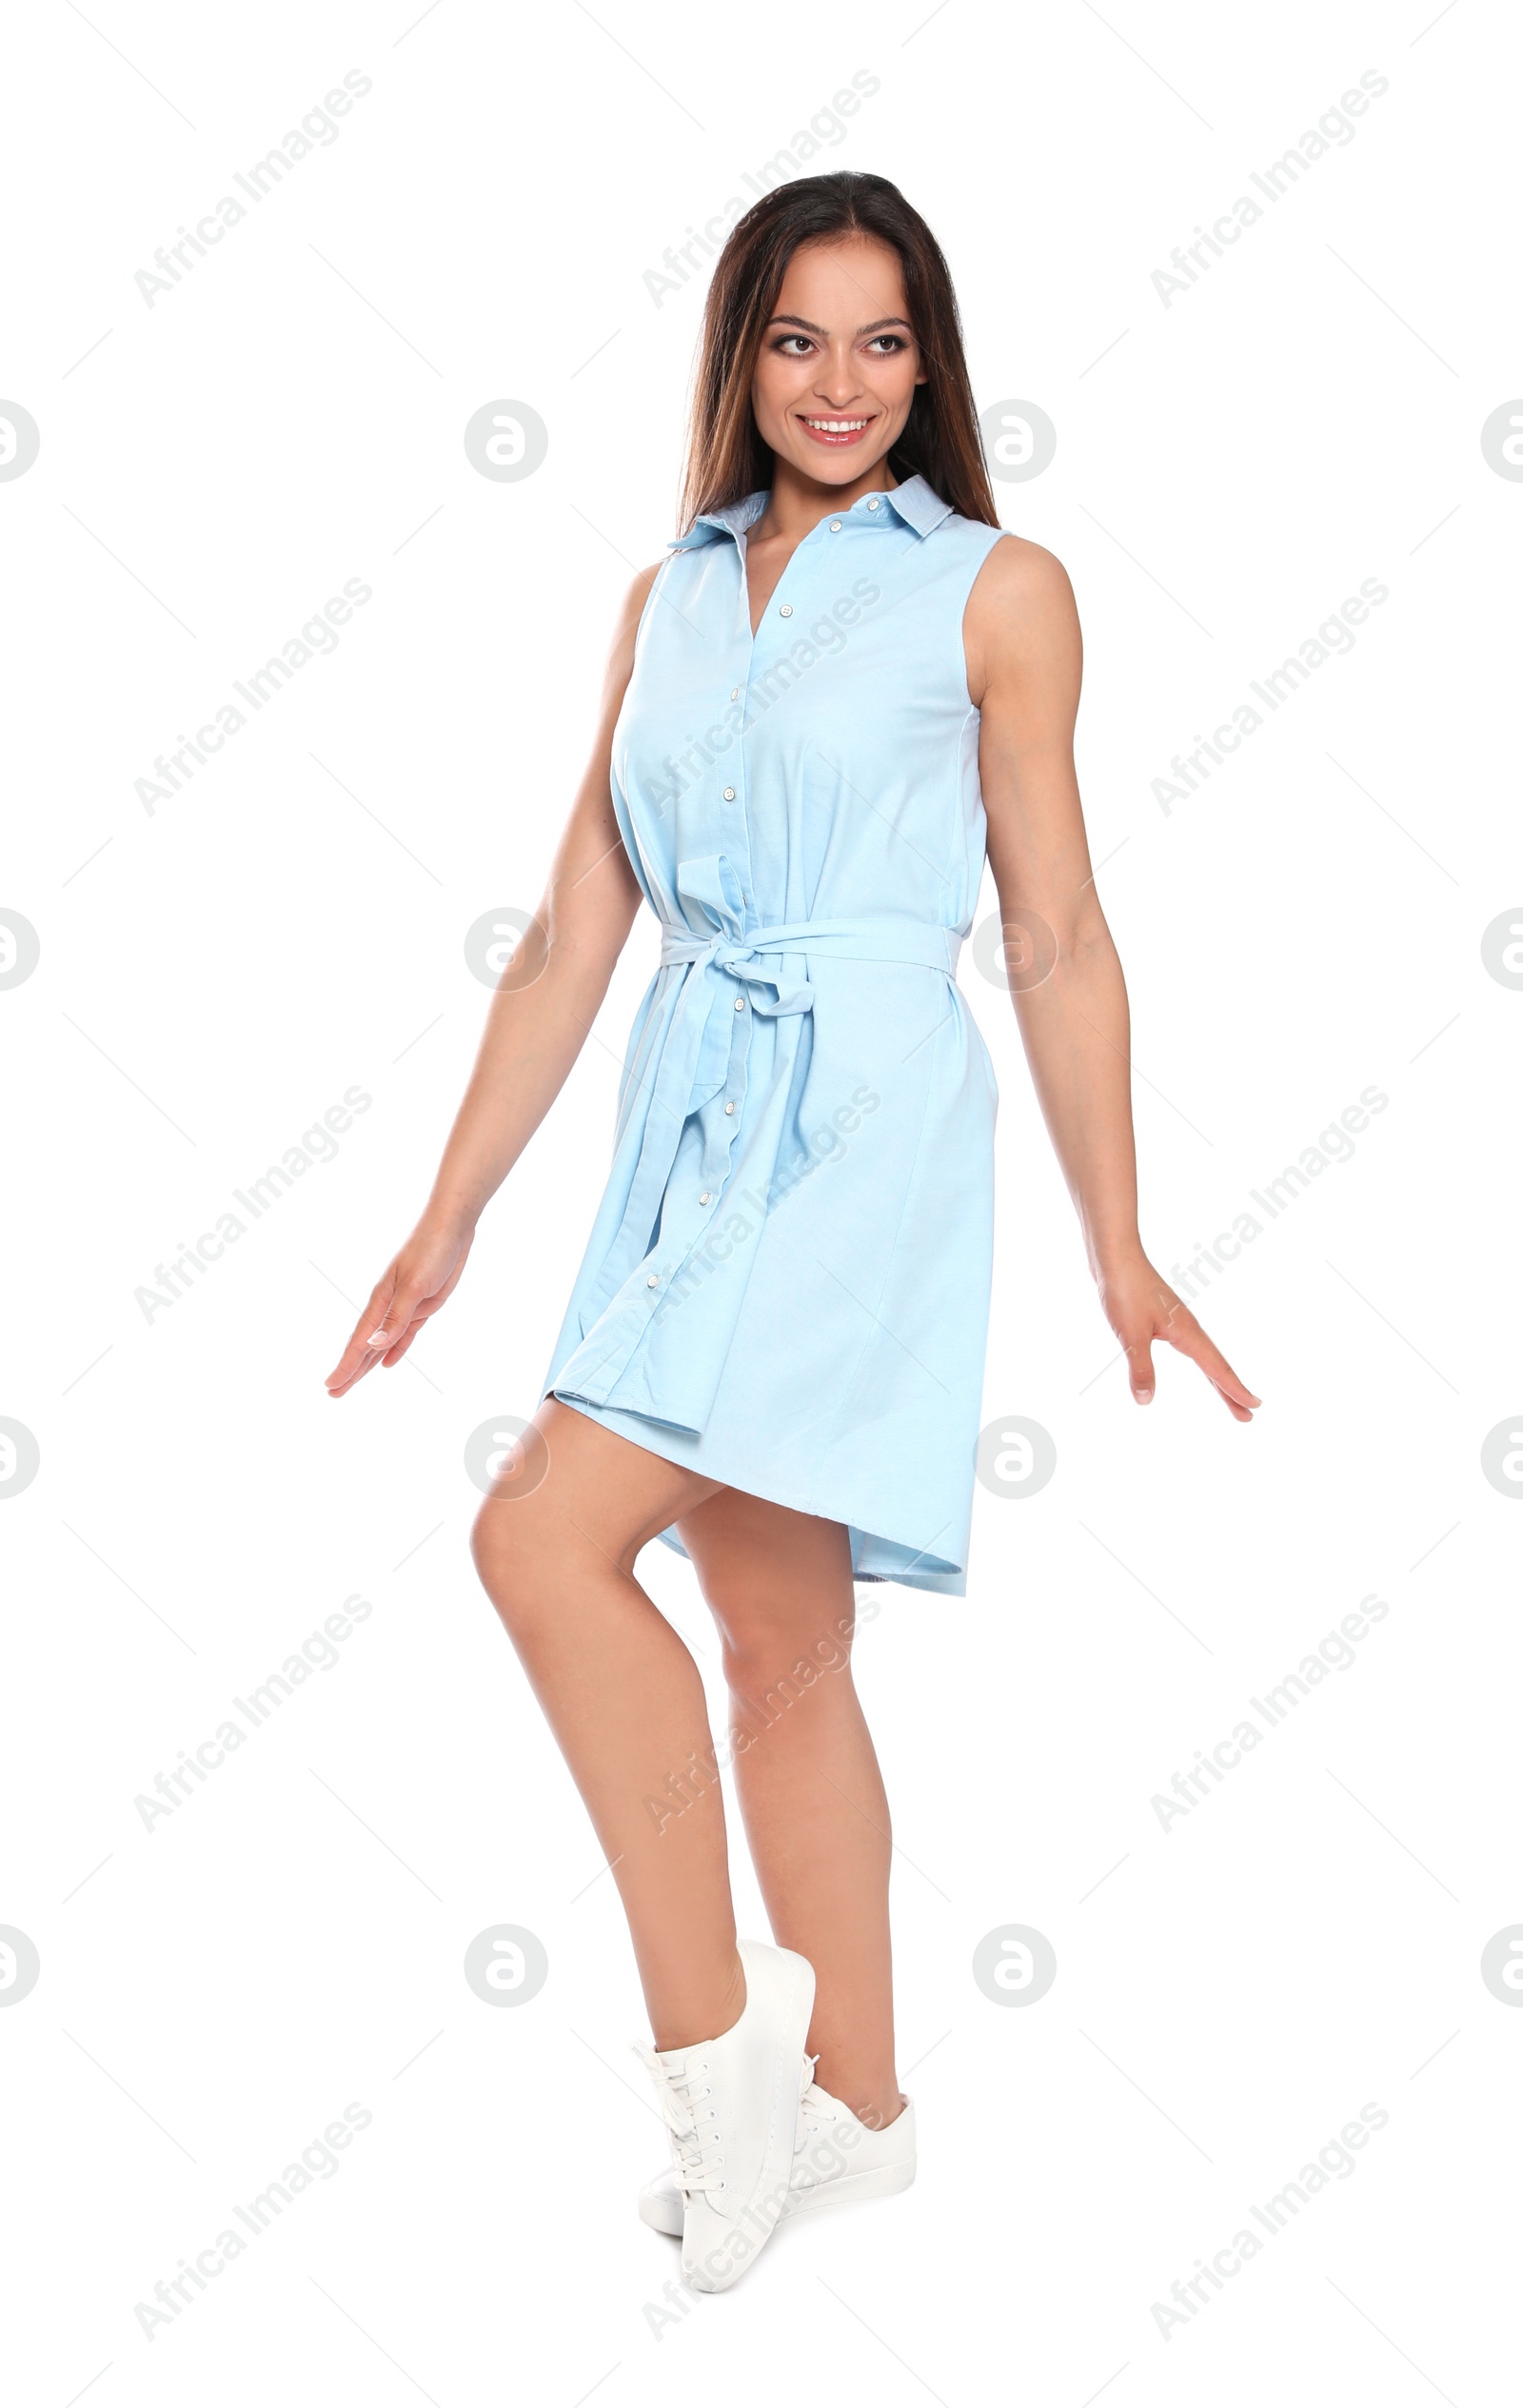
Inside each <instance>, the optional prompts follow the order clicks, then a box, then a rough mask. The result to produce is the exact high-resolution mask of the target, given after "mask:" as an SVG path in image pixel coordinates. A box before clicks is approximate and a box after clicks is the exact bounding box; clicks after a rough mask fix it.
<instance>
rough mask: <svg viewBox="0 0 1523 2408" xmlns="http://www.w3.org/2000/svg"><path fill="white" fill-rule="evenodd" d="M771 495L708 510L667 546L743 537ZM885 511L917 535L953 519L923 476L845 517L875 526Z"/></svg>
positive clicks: (688, 547)
mask: <svg viewBox="0 0 1523 2408" xmlns="http://www.w3.org/2000/svg"><path fill="white" fill-rule="evenodd" d="M768 498H769V496H768V493H767V491H766V489H765V488H762V490H761V491H760V492H757V493H748V494H746V495H745V497H744V499H743V500H742V501H740V502H727V503H725V504H724V507H723V508H722V509H721V510H705V511H704V512H703V514H702V517H701V518H699V519H696V520H695V521H694V523H693V524H692V526H691V527H690V528H689V530H688V532H687V533H686V535H679V536H674V537H673V539H672V541H671V543H668V545H667V546H666V548H667V550H668V551H669V552H671V551H684V552H686V551H692V550H693V549H694V548H695V546H697V545H699V544H701V543H719V542H721V540H722V538H723V537H724V536H726V535H729V536H734V537H739V536H742V535H743V534H744V533H745V531H746V529H747V528H748V527H752V526H754V525H755V524H756V522H757V520H758V519H759V518H760V517H761V513H762V511H763V510H764V509H765V508H766V506H767V501H768ZM884 510H888V511H890V512H892V513H893V514H894V516H896V517H897V518H899V519H900V520H902V522H903V523H904V524H905V525H906V526H907V527H910V528H911V529H913V531H914V533H915V534H917V535H929V534H930V533H931V531H932V529H933V528H934V527H939V526H940V523H941V522H942V520H943V519H949V518H951V516H952V504H951V503H949V502H943V501H942V499H941V497H940V494H939V493H936V492H933V490H932V488H931V487H930V486H929V485H928V484H926V482H925V479H924V478H923V477H907V478H906V479H905V481H904V483H903V484H898V485H895V486H894V488H893V490H892V491H891V492H889V491H884V492H881V493H864V494H863V495H862V497H861V499H860V501H858V502H854V503H852V505H851V507H850V509H849V510H846V511H843V512H842V514H841V515H842V516H843V517H844V518H850V519H864V520H866V522H867V523H868V524H869V525H871V524H872V523H873V522H874V521H875V520H876V519H878V518H879V517H880V515H881V513H882V512H883V511H884Z"/></svg>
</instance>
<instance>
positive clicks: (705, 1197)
mask: <svg viewBox="0 0 1523 2408" xmlns="http://www.w3.org/2000/svg"><path fill="white" fill-rule="evenodd" d="M698 1200H699V1202H700V1203H701V1204H712V1203H713V1201H714V1198H713V1197H712V1195H710V1194H709V1192H708V1190H707V1188H705V1189H704V1190H703V1193H702V1195H701V1196H700V1197H699V1199H698Z"/></svg>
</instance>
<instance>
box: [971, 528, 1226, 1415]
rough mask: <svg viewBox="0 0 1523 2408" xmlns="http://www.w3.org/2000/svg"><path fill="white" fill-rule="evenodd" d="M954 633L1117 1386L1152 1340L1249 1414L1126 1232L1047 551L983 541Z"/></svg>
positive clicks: (1056, 594) (1041, 1062)
mask: <svg viewBox="0 0 1523 2408" xmlns="http://www.w3.org/2000/svg"><path fill="white" fill-rule="evenodd" d="M964 637H965V642H966V651H967V660H968V682H969V692H970V694H971V695H972V698H973V700H974V701H975V702H976V703H978V705H979V710H980V712H981V715H982V726H981V731H980V736H979V776H980V779H981V781H982V786H983V799H984V808H985V810H986V812H987V815H988V821H989V861H990V866H991V867H992V869H993V871H994V876H995V884H996V886H997V888H998V890H999V914H1000V919H1001V922H1002V924H1003V927H1004V933H1005V954H1006V959H1007V961H1008V962H1009V964H1010V967H1011V992H1012V996H1013V998H1014V1001H1015V1007H1016V1016H1017V1018H1018V1020H1019V1024H1020V1034H1021V1038H1022V1041H1023V1043H1024V1045H1025V1049H1026V1058H1027V1060H1028V1062H1029V1063H1030V1065H1031V1075H1032V1079H1033V1082H1034V1084H1035V1087H1036V1090H1037V1096H1038V1102H1039V1103H1040V1106H1041V1110H1042V1115H1043V1117H1044V1119H1045V1120H1046V1123H1047V1129H1048V1133H1049V1135H1051V1138H1052V1141H1053V1146H1054V1149H1055V1151H1056V1153H1057V1155H1058V1162H1059V1164H1060V1166H1061V1169H1062V1173H1063V1176H1064V1178H1065V1179H1066V1180H1067V1182H1068V1191H1069V1194H1071V1195H1072V1197H1073V1199H1074V1203H1075V1207H1076V1209H1077V1210H1078V1218H1079V1225H1080V1228H1081V1229H1082V1231H1083V1235H1084V1245H1085V1249H1086V1252H1087V1253H1088V1255H1089V1262H1090V1269H1091V1271H1092V1272H1093V1273H1094V1275H1095V1279H1096V1282H1097V1285H1098V1289H1099V1293H1100V1301H1101V1304H1102V1306H1103V1308H1104V1311H1105V1314H1106V1317H1107V1319H1108V1320H1109V1321H1110V1323H1111V1326H1112V1328H1113V1329H1114V1330H1115V1332H1116V1333H1117V1336H1118V1338H1119V1339H1120V1342H1121V1344H1122V1346H1123V1348H1124V1349H1125V1351H1126V1357H1127V1364H1128V1370H1129V1373H1130V1377H1131V1384H1132V1393H1133V1395H1134V1396H1135V1397H1136V1398H1137V1402H1138V1403H1139V1404H1147V1403H1148V1402H1149V1401H1150V1400H1151V1398H1152V1395H1153V1386H1154V1372H1153V1354H1152V1348H1153V1344H1154V1341H1155V1340H1156V1339H1162V1340H1166V1341H1167V1343H1168V1344H1169V1345H1171V1346H1175V1347H1177V1348H1178V1350H1179V1351H1180V1352H1181V1353H1183V1354H1187V1355H1189V1356H1190V1358H1191V1359H1192V1361H1194V1362H1196V1363H1198V1365H1199V1366H1200V1369H1201V1370H1202V1371H1203V1372H1205V1374H1206V1376H1207V1378H1208V1379H1210V1380H1211V1381H1212V1382H1213V1383H1214V1384H1215V1386H1216V1388H1217V1389H1218V1390H1219V1392H1220V1393H1221V1396H1222V1399H1223V1401H1224V1402H1225V1404H1226V1406H1227V1409H1228V1411H1230V1412H1231V1413H1233V1414H1234V1416H1235V1417H1236V1419H1237V1420H1238V1421H1250V1420H1252V1418H1253V1413H1252V1410H1251V1409H1252V1408H1253V1407H1254V1406H1256V1404H1257V1403H1258V1401H1259V1400H1258V1398H1257V1397H1256V1396H1254V1395H1252V1394H1250V1392H1249V1391H1248V1390H1247V1389H1246V1388H1245V1387H1244V1385H1243V1383H1242V1381H1241V1380H1240V1379H1239V1378H1238V1377H1237V1374H1236V1372H1235V1371H1234V1370H1233V1369H1232V1366H1231V1365H1230V1364H1229V1363H1228V1362H1227V1360H1226V1358H1225V1356H1223V1355H1222V1354H1221V1353H1220V1352H1218V1350H1217V1349H1216V1347H1215V1346H1214V1345H1213V1344H1212V1342H1211V1340H1210V1338H1209V1337H1207V1335H1206V1333H1205V1332H1204V1330H1202V1328H1201V1327H1200V1324H1199V1322H1198V1321H1197V1319H1196V1317H1195V1314H1194V1313H1192V1312H1191V1311H1190V1309H1189V1307H1188V1306H1187V1305H1186V1304H1184V1303H1183V1302H1182V1301H1181V1300H1180V1298H1179V1297H1178V1296H1177V1295H1176V1294H1175V1293H1174V1290H1173V1289H1172V1288H1171V1287H1170V1286H1169V1285H1168V1283H1167V1281H1166V1280H1164V1279H1163V1278H1162V1277H1160V1275H1159V1273H1157V1271H1156V1270H1155V1269H1154V1267H1153V1265H1152V1263H1151V1262H1149V1260H1148V1258H1147V1255H1146V1254H1145V1253H1143V1251H1142V1241H1141V1238H1140V1236H1139V1235H1138V1234H1137V1155H1136V1148H1135V1144H1134V1139H1133V1133H1132V1087H1131V1031H1130V1020H1129V1016H1128V1012H1127V1000H1126V982H1125V980H1124V978H1123V977H1122V975H1121V964H1120V961H1119V958H1118V955H1117V951H1116V946H1115V944H1114V943H1113V941H1112V938H1111V932H1110V930H1109V928H1108V927H1107V926H1106V923H1105V915H1104V913H1103V912H1102V911H1101V909H1100V905H1099V898H1098V896H1097V894H1096V892H1095V878H1094V872H1093V869H1092V867H1091V864H1090V858H1089V844H1088V840H1087V839H1086V837H1085V833H1084V816H1083V810H1082V806H1081V804H1080V802H1079V795H1078V779H1077V777H1076V775H1075V771H1074V723H1075V720H1076V719H1077V717H1078V694H1079V684H1080V681H1081V677H1082V672H1083V645H1082V640H1081V638H1080V635H1079V626H1078V611H1077V609H1076V607H1075V603H1074V593H1073V588H1072V586H1071V585H1070V583H1069V582H1068V577H1067V573H1066V572H1065V570H1064V568H1063V565H1062V563H1061V562H1060V561H1058V560H1056V559H1055V558H1054V557H1053V555H1052V553H1051V552H1047V551H1044V550H1043V549H1042V547H1041V545H1040V544H1038V543H1026V542H1024V541H1023V540H1022V539H1021V538H1020V537H1019V536H1007V537H1006V538H1005V539H1004V541H1003V542H1002V543H997V544H996V545H995V547H994V549H993V551H992V552H991V553H990V555H989V558H988V559H987V561H986V562H985V563H984V565H983V567H982V569H981V570H980V571H979V577H978V579H977V581H976V582H975V584H974V588H973V592H972V594H971V596H970V597H969V601H968V606H967V611H966V615H965V619H964Z"/></svg>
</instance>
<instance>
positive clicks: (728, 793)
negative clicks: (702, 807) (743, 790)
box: [724, 786, 735, 802]
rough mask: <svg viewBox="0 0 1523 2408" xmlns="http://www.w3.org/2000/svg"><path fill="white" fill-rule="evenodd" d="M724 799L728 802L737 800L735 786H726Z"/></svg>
mask: <svg viewBox="0 0 1523 2408" xmlns="http://www.w3.org/2000/svg"><path fill="white" fill-rule="evenodd" d="M724 799H725V801H726V802H733V801H734V800H735V788H734V787H733V786H726V787H725V789H724Z"/></svg>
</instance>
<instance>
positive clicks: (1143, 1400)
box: [1137, 1388, 1153, 1405]
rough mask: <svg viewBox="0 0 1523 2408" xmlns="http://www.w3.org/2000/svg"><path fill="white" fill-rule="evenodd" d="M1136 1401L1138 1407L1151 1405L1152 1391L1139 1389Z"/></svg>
mask: <svg viewBox="0 0 1523 2408" xmlns="http://www.w3.org/2000/svg"><path fill="white" fill-rule="evenodd" d="M1152 1402H1153V1391H1152V1389H1151V1388H1139V1389H1138V1390H1137V1403H1138V1404H1139V1405H1151V1404H1152Z"/></svg>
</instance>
